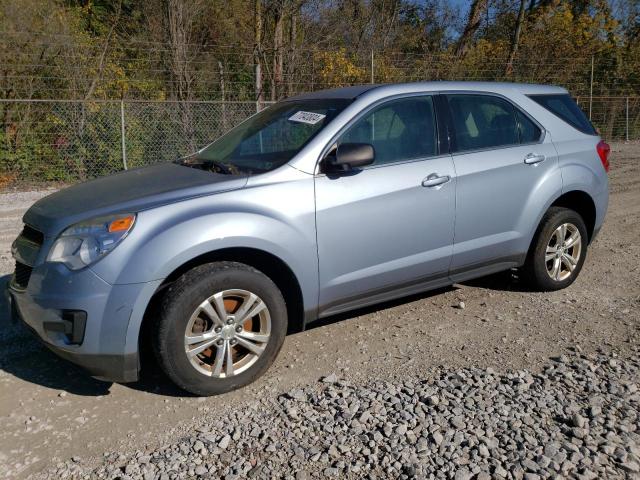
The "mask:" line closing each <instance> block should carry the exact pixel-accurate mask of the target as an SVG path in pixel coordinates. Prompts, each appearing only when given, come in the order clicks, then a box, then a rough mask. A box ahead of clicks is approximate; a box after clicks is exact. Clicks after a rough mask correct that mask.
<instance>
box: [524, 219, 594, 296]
mask: <svg viewBox="0 0 640 480" xmlns="http://www.w3.org/2000/svg"><path fill="white" fill-rule="evenodd" d="M587 241H588V237H587V229H586V226H585V224H584V220H583V219H582V217H581V216H580V215H579V214H578V213H577V212H575V211H573V210H570V209H568V208H561V207H551V208H550V209H549V210H548V211H547V213H546V214H545V216H544V217H543V219H542V221H541V222H540V226H539V227H538V231H537V232H536V236H535V237H534V240H533V244H532V245H531V249H530V251H529V254H528V255H527V260H526V263H525V265H524V267H523V272H524V276H525V278H526V279H527V280H528V282H529V284H530V285H531V286H532V287H533V288H536V289H538V290H559V289H561V288H565V287H568V286H569V285H571V284H572V283H573V282H574V281H575V280H576V278H577V277H578V275H579V273H580V270H581V269H582V265H583V264H584V261H585V258H586V255H587Z"/></svg>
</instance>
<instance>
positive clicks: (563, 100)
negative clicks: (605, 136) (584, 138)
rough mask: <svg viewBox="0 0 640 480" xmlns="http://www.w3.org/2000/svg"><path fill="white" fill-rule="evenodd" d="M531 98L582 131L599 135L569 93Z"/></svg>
mask: <svg viewBox="0 0 640 480" xmlns="http://www.w3.org/2000/svg"><path fill="white" fill-rule="evenodd" d="M529 98H531V100H533V101H534V102H536V103H539V104H540V105H542V106H543V107H544V108H546V109H547V110H549V111H550V112H551V113H553V114H554V115H555V116H557V117H560V118H561V119H562V120H564V121H565V122H567V123H568V124H569V125H571V126H572V127H574V128H576V129H577V130H579V131H581V132H582V133H586V134H587V135H597V132H596V130H595V128H593V125H591V122H590V121H589V119H588V118H587V116H586V115H585V114H584V112H583V111H582V110H581V109H580V107H579V106H578V104H577V103H576V102H574V101H573V99H572V98H571V97H570V96H569V95H565V94H557V95H555V94H554V95H530V96H529Z"/></svg>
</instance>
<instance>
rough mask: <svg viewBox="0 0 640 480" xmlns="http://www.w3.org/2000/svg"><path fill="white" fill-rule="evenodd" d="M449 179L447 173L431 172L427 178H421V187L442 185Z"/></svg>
mask: <svg viewBox="0 0 640 480" xmlns="http://www.w3.org/2000/svg"><path fill="white" fill-rule="evenodd" d="M449 180H451V177H450V176H449V175H438V174H437V173H432V174H431V175H429V176H428V177H427V178H425V179H424V180H422V186H423V187H437V186H439V185H443V184H445V183H447V182H448V181H449Z"/></svg>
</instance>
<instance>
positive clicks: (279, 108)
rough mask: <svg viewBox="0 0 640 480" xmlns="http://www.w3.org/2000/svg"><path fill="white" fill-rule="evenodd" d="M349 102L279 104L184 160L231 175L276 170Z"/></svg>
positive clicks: (322, 101)
mask: <svg viewBox="0 0 640 480" xmlns="http://www.w3.org/2000/svg"><path fill="white" fill-rule="evenodd" d="M349 103H350V100H346V99H315V100H299V101H289V102H280V103H277V104H275V105H273V106H271V107H269V108H267V109H265V110H263V111H262V112H260V113H258V114H256V115H254V116H253V117H251V118H249V119H248V120H246V121H245V122H243V123H241V124H240V125H238V126H237V127H235V128H234V129H232V130H230V131H229V132H227V133H226V134H224V135H223V136H222V137H220V138H218V139H217V140H216V141H215V142H213V143H211V144H210V145H208V146H206V147H205V148H203V149H202V150H200V151H199V152H198V153H196V154H194V155H192V156H190V157H188V158H186V159H184V160H183V161H182V163H183V164H184V165H187V166H191V167H197V168H204V169H207V170H211V171H214V172H216V173H229V174H256V173H263V172H268V171H270V170H274V169H276V168H278V167H280V166H281V165H284V164H285V163H287V162H288V161H289V160H291V159H292V158H293V157H294V156H295V155H296V153H298V152H299V151H300V150H301V149H302V147H304V146H305V145H306V144H307V143H308V142H309V141H310V140H311V139H312V138H313V137H315V136H316V135H317V134H318V132H319V131H320V130H322V129H323V128H324V127H325V126H326V125H327V124H328V123H329V122H330V121H331V120H333V118H334V117H335V116H336V115H338V113H340V112H341V111H342V110H343V109H344V108H345V107H346V106H347V105H348V104H349Z"/></svg>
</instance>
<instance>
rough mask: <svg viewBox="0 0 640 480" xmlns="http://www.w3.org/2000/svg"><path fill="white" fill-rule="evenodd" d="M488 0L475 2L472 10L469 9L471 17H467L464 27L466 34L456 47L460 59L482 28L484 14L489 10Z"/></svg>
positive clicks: (474, 0)
mask: <svg viewBox="0 0 640 480" xmlns="http://www.w3.org/2000/svg"><path fill="white" fill-rule="evenodd" d="M487 4H488V0H473V3H472V4H471V8H470V9H469V16H468V17H467V24H466V26H465V27H464V32H462V35H461V36H460V39H459V40H458V43H457V45H456V50H455V54H456V56H458V57H463V56H464V55H465V54H466V53H467V50H468V49H469V47H470V46H471V42H472V41H473V37H474V35H475V34H476V32H477V31H478V28H480V22H481V21H482V14H483V13H484V12H485V11H486V10H487Z"/></svg>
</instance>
